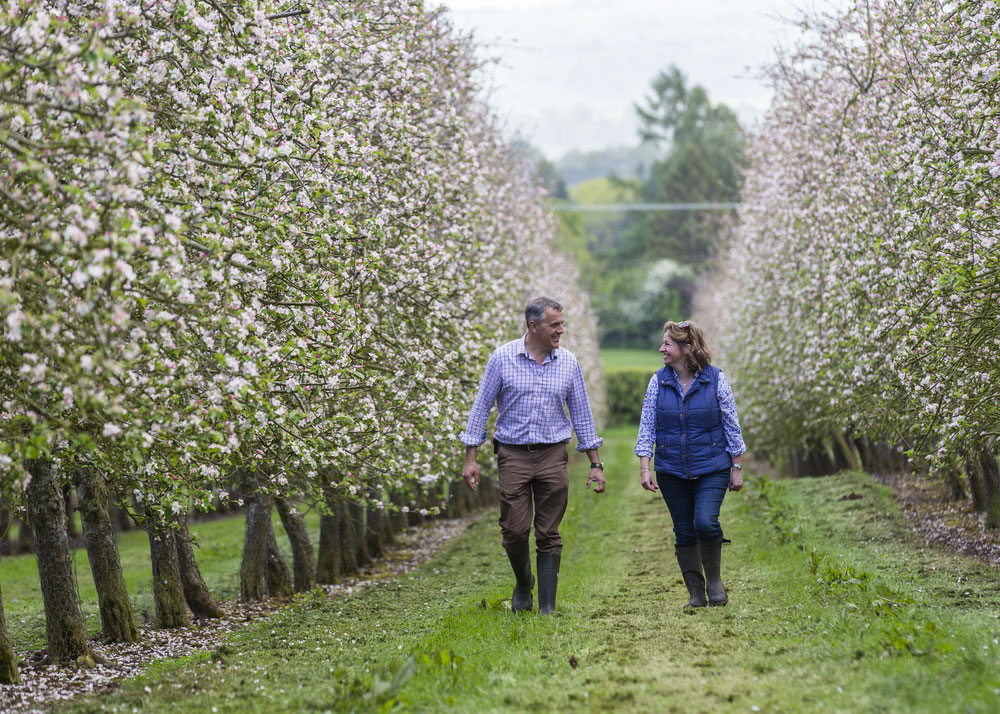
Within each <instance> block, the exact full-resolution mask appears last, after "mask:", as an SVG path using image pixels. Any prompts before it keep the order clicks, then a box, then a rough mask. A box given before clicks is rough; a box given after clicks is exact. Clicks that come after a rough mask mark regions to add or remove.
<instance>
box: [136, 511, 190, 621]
mask: <svg viewBox="0 0 1000 714" xmlns="http://www.w3.org/2000/svg"><path fill="white" fill-rule="evenodd" d="M146 532H147V533H149V555H150V559H151V560H152V562H153V599H154V600H155V602H156V626H157V628H159V629H161V630H169V629H173V628H175V627H188V626H189V625H190V624H191V618H190V617H188V610H187V604H186V603H185V602H184V585H183V584H182V583H181V572H180V562H179V561H178V558H177V543H176V539H177V532H176V530H175V529H174V528H173V526H172V525H171V524H170V523H164V524H159V523H156V522H155V521H154V519H153V517H152V515H150V517H149V518H148V519H147V521H146Z"/></svg>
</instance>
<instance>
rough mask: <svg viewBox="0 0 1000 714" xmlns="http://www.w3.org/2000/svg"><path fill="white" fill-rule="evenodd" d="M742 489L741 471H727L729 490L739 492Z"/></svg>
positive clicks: (733, 469) (734, 469)
mask: <svg viewBox="0 0 1000 714" xmlns="http://www.w3.org/2000/svg"><path fill="white" fill-rule="evenodd" d="M741 488H743V471H741V470H740V469H736V468H732V469H729V490H730V491H739V490H740V489H741Z"/></svg>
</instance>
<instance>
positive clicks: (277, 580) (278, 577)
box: [264, 518, 295, 597]
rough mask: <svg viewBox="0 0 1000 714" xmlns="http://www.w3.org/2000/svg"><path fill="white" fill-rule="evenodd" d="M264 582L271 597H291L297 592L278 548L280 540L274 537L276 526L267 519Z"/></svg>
mask: <svg viewBox="0 0 1000 714" xmlns="http://www.w3.org/2000/svg"><path fill="white" fill-rule="evenodd" d="M264 580H265V581H267V592H268V594H269V595H270V596H271V597H291V596H292V594H293V593H294V592H295V588H294V587H293V586H292V574H291V572H290V571H289V570H288V565H286V564H285V559H284V558H283V557H282V556H281V550H280V549H279V548H278V539H277V538H275V536H274V526H273V524H272V523H271V519H270V518H268V519H267V554H266V556H265V558H264Z"/></svg>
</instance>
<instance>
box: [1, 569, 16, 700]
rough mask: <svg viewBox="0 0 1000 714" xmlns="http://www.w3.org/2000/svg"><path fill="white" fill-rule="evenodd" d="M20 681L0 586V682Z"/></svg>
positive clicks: (13, 682)
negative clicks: (4, 613)
mask: <svg viewBox="0 0 1000 714" xmlns="http://www.w3.org/2000/svg"><path fill="white" fill-rule="evenodd" d="M2 558H3V553H2V552H0V559H2ZM20 681H21V675H20V673H19V672H18V669H17V656H16V655H15V654H14V643H13V642H11V640H10V633H9V632H8V631H7V620H6V618H5V617H4V615H3V588H0V684H17V683H18V682H20Z"/></svg>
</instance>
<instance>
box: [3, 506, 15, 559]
mask: <svg viewBox="0 0 1000 714" xmlns="http://www.w3.org/2000/svg"><path fill="white" fill-rule="evenodd" d="M12 525H14V516H13V515H12V514H11V512H10V511H9V510H7V509H6V508H2V507H0V555H3V554H4V553H10V527H11V526H12Z"/></svg>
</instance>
